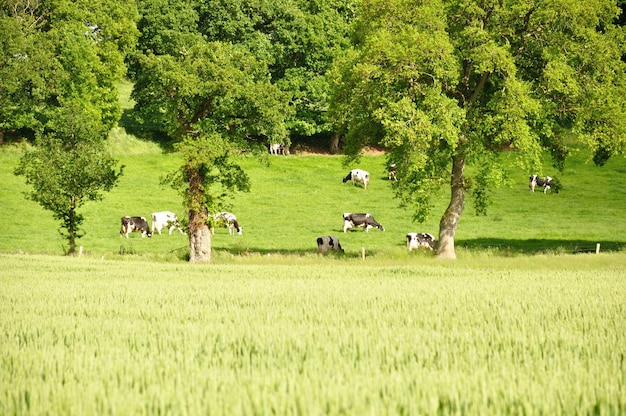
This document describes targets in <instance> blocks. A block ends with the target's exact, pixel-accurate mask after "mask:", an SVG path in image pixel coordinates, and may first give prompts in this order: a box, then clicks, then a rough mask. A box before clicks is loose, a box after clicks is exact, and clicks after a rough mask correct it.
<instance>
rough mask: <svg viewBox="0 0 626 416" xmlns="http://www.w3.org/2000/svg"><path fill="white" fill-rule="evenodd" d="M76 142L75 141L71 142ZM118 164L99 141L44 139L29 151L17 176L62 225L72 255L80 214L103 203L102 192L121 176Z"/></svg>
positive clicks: (29, 195)
mask: <svg viewBox="0 0 626 416" xmlns="http://www.w3.org/2000/svg"><path fill="white" fill-rule="evenodd" d="M72 141H73V140H72ZM116 164H117V161H116V160H114V159H113V158H112V157H110V156H108V155H107V154H106V152H105V149H104V146H103V144H102V142H100V141H93V140H85V139H83V140H77V141H76V142H68V141H67V140H63V138H57V137H54V136H44V137H41V138H40V139H38V140H37V143H36V146H35V147H34V148H33V149H32V150H26V152H25V153H24V155H23V156H22V158H21V159H20V163H19V165H18V166H17V167H16V169H15V174H16V175H21V176H24V178H25V179H26V185H29V186H31V187H32V190H31V191H29V192H26V193H25V196H26V197H27V198H28V199H31V200H33V201H35V202H37V203H38V204H39V205H41V206H42V207H43V208H44V209H46V210H48V211H51V212H52V215H53V217H54V218H55V219H56V220H59V221H60V222H61V230H64V231H65V234H64V233H63V232H62V231H61V234H62V235H64V237H65V238H67V240H68V242H69V250H68V253H69V254H73V253H74V252H75V250H76V241H75V240H76V239H77V238H80V237H82V235H83V234H81V233H80V227H81V225H82V223H83V221H84V217H83V215H82V214H79V213H78V212H77V210H78V209H79V208H80V207H82V206H83V204H84V203H85V202H87V201H100V200H102V198H103V197H102V191H110V190H111V188H113V186H115V184H116V183H117V182H118V180H119V178H120V176H121V175H122V171H123V167H122V168H120V170H119V172H117V171H116V170H115V165H116Z"/></svg>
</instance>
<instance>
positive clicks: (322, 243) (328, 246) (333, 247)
mask: <svg viewBox="0 0 626 416" xmlns="http://www.w3.org/2000/svg"><path fill="white" fill-rule="evenodd" d="M327 251H338V252H340V253H343V252H344V251H343V248H342V247H341V244H339V239H338V238H337V237H334V236H332V235H325V236H323V237H317V252H318V253H326V252H327Z"/></svg>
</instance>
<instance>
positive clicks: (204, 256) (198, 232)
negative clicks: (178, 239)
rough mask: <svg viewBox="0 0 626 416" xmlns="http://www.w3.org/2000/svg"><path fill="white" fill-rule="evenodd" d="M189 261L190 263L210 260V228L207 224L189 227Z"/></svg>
mask: <svg viewBox="0 0 626 416" xmlns="http://www.w3.org/2000/svg"><path fill="white" fill-rule="evenodd" d="M189 261H190V262H191V263H208V262H210V261H211V230H210V229H209V226H208V225H207V224H204V225H203V226H201V227H198V228H195V229H193V230H192V229H191V227H190V228H189Z"/></svg>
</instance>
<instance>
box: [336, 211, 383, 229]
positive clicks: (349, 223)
mask: <svg viewBox="0 0 626 416" xmlns="http://www.w3.org/2000/svg"><path fill="white" fill-rule="evenodd" d="M354 227H363V228H364V229H365V231H366V232H367V231H369V229H370V228H378V229H379V230H380V231H385V227H383V226H382V225H380V224H379V223H378V222H377V221H376V220H375V219H374V217H373V216H372V214H369V213H359V214H353V213H350V212H346V213H345V214H343V232H344V233H345V232H346V231H348V230H349V229H351V228H354Z"/></svg>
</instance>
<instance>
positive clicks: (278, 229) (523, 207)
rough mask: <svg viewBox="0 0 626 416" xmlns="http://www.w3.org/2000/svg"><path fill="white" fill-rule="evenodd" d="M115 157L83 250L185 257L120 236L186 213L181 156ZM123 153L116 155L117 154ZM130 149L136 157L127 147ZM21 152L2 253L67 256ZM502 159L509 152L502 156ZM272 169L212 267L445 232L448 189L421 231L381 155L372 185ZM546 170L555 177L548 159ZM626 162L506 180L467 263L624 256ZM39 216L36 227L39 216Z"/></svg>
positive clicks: (253, 164) (339, 169)
mask: <svg viewBox="0 0 626 416" xmlns="http://www.w3.org/2000/svg"><path fill="white" fill-rule="evenodd" d="M111 147H112V149H113V150H114V151H115V152H120V153H121V149H123V148H126V149H130V152H129V154H120V153H118V154H116V157H117V158H118V159H119V160H120V163H121V164H123V165H125V170H124V176H123V177H122V178H121V182H120V184H119V186H118V187H116V188H114V189H113V190H112V191H111V192H109V193H106V194H105V195H104V200H103V201H101V202H98V203H88V204H86V205H85V206H84V207H83V208H82V209H81V210H80V212H82V213H83V214H84V215H85V218H86V220H85V224H84V227H83V228H84V230H85V231H86V234H85V236H84V237H83V238H81V239H80V240H78V244H79V245H82V246H84V250H85V253H86V254H91V255H94V256H98V257H100V256H106V257H117V256H120V253H123V255H124V256H128V255H134V256H139V257H140V258H146V257H148V258H152V259H161V260H167V261H184V259H185V257H186V255H187V253H188V248H187V246H188V241H187V238H186V237H185V236H182V235H180V234H178V233H175V234H173V235H172V236H155V237H154V238H152V239H143V240H142V239H141V238H140V237H139V235H138V234H134V235H132V236H131V238H130V239H128V240H126V239H122V238H120V236H119V221H120V217H121V216H123V215H142V216H145V217H146V218H149V216H150V214H151V213H152V212H154V211H163V210H171V211H174V212H177V213H178V214H179V216H181V217H182V216H183V215H184V212H183V208H182V203H181V198H180V196H179V195H178V194H177V193H176V192H175V191H174V190H172V189H170V188H164V187H163V186H161V185H160V178H161V177H162V176H163V175H164V174H166V173H168V172H170V171H172V170H173V169H175V168H176V166H177V165H178V163H179V160H178V156H177V155H176V154H173V153H163V152H162V151H161V149H160V148H159V147H158V146H157V145H155V144H151V143H149V142H144V141H141V140H137V139H136V138H134V137H133V136H130V135H127V134H126V133H124V131H123V129H119V130H118V131H117V133H116V134H115V135H113V137H112V139H111ZM116 149H119V150H116ZM127 153H128V152H127ZM20 154H21V151H20V150H19V149H18V148H16V147H10V146H5V147H4V148H2V149H0V209H1V210H2V212H18V213H20V215H16V216H14V218H12V220H11V221H10V222H9V223H8V224H5V227H4V232H3V238H2V239H1V240H0V252H9V253H10V252H25V253H49V254H62V253H63V245H64V244H66V243H65V241H64V240H63V239H61V237H60V236H59V234H58V232H57V229H58V224H57V223H56V222H55V221H53V220H52V217H51V214H50V213H48V212H46V211H44V210H43V209H41V208H40V207H39V206H38V205H37V204H35V203H34V202H32V201H27V200H25V199H24V198H23V195H22V192H23V191H24V190H25V189H24V185H23V180H22V178H18V177H15V176H14V175H13V169H14V167H15V166H16V164H17V162H18V160H19V155H20ZM503 157H507V155H504V156H503ZM271 161H272V163H271V165H270V166H269V167H267V166H264V165H262V164H260V163H258V161H257V160H256V159H254V158H243V159H242V160H241V163H242V165H243V166H244V168H245V169H246V171H247V172H248V173H249V175H250V178H251V182H252V189H251V192H250V193H243V194H239V195H237V196H236V198H235V199H234V200H233V203H232V207H230V208H229V210H230V211H232V212H234V213H235V214H236V215H237V217H238V219H239V222H240V223H241V224H242V226H243V229H244V232H243V236H235V237H231V236H229V235H228V233H227V230H226V229H218V230H217V232H216V235H215V237H214V238H213V242H212V244H213V249H214V253H215V255H214V258H215V260H216V261H218V262H219V261H232V260H233V259H241V258H242V256H243V257H246V258H250V257H252V258H259V257H267V256H268V255H269V256H270V257H273V258H274V259H276V258H278V257H285V256H287V257H289V258H292V257H293V256H294V255H295V256H308V255H314V254H315V251H316V245H315V239H316V238H317V237H318V236H320V235H329V234H330V235H337V236H338V237H340V240H341V243H342V245H343V246H344V248H345V249H346V258H348V259H349V258H359V257H360V255H361V249H362V248H364V249H365V251H366V256H367V257H368V258H388V259H404V260H407V259H410V258H414V257H419V256H420V255H419V254H416V253H412V254H411V255H409V253H407V252H406V246H405V240H404V236H405V234H406V233H407V232H411V231H420V232H430V233H432V234H433V235H435V236H436V235H437V233H438V221H439V218H440V215H441V213H442V212H443V210H444V209H445V206H446V203H447V196H448V195H447V192H445V191H442V193H441V194H440V195H436V196H435V207H434V209H433V214H432V215H431V217H430V218H429V220H428V221H427V222H426V223H424V224H416V223H414V222H412V221H411V212H410V211H409V210H408V209H405V208H400V207H399V206H398V201H397V200H396V199H394V197H393V193H392V190H391V188H390V186H389V182H388V181H387V179H386V177H385V170H384V157H382V156H365V157H364V158H363V160H362V162H361V164H360V165H359V166H360V167H362V168H365V169H367V170H369V171H370V172H371V173H372V176H373V178H372V182H371V184H370V187H369V188H368V189H367V190H363V189H362V188H360V187H356V186H352V185H351V184H350V183H346V184H343V183H342V182H341V178H342V177H343V176H345V174H346V173H347V171H348V169H347V168H345V167H344V166H343V165H342V158H341V157H340V156H292V157H273V158H271ZM545 171H547V172H550V167H549V164H546V168H545ZM625 173H626V159H624V158H615V159H613V160H610V161H609V162H608V164H607V165H606V166H604V167H602V168H598V167H595V166H593V164H591V163H589V162H588V161H587V159H586V155H585V154H583V153H581V154H578V155H575V156H574V157H573V158H572V159H571V160H570V161H569V164H568V166H567V169H566V171H565V173H564V174H563V175H560V176H559V178H560V179H561V182H562V183H563V185H564V189H563V190H562V191H561V192H560V193H558V194H548V195H544V194H542V193H541V192H539V193H538V192H535V193H534V194H533V193H531V192H529V191H528V186H527V175H526V173H525V172H522V173H519V172H515V171H514V170H513V168H511V171H510V175H511V177H512V178H513V179H515V180H516V183H515V184H514V185H512V186H511V187H502V188H500V189H497V190H495V191H494V204H493V205H492V206H490V207H489V215H487V216H480V217H478V216H476V215H474V212H473V207H472V202H471V198H469V197H468V201H467V206H466V209H465V212H464V215H463V217H462V219H461V223H460V225H459V228H458V230H457V239H456V240H457V249H458V250H457V251H458V254H459V256H463V255H465V256H467V255H470V256H471V255H473V254H475V253H477V252H481V251H487V252H495V253H497V254H503V255H516V254H537V253H546V252H548V253H574V252H579V251H590V250H595V246H596V243H600V244H601V249H602V250H612V251H613V250H621V249H622V248H623V247H624V246H626V222H625V221H624V220H623V218H624V217H625V216H626V174H625ZM343 212H370V213H372V214H373V215H374V217H375V218H376V219H377V220H378V221H379V222H380V223H382V224H383V225H384V226H385V228H386V231H385V232H380V231H378V230H372V231H370V232H369V233H364V232H362V231H361V230H353V231H350V232H348V233H346V234H344V233H343V232H342V225H343V221H342V217H341V215H342V213H343ZM33 219H36V221H33Z"/></svg>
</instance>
